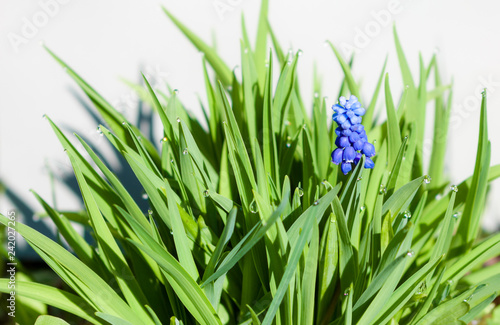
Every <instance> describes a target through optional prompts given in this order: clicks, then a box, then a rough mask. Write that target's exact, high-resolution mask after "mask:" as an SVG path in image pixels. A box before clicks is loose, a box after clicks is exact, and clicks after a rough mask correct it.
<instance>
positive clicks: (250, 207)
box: [248, 199, 259, 213]
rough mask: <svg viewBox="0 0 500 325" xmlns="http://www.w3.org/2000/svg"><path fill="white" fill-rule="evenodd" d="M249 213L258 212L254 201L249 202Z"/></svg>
mask: <svg viewBox="0 0 500 325" xmlns="http://www.w3.org/2000/svg"><path fill="white" fill-rule="evenodd" d="M248 209H249V210H250V212H251V213H257V212H258V211H259V207H258V206H257V202H255V199H253V200H252V202H250V206H249V207H248Z"/></svg>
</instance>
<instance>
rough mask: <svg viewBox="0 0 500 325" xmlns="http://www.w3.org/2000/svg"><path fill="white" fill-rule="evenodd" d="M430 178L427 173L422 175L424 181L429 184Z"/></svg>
mask: <svg viewBox="0 0 500 325" xmlns="http://www.w3.org/2000/svg"><path fill="white" fill-rule="evenodd" d="M431 180H432V178H431V177H430V176H429V175H425V176H424V183H425V184H429V183H430V182H431Z"/></svg>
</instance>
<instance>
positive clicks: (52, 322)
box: [35, 315, 69, 325]
mask: <svg viewBox="0 0 500 325" xmlns="http://www.w3.org/2000/svg"><path fill="white" fill-rule="evenodd" d="M35 325H69V323H68V322H66V321H64V320H62V319H61V318H58V317H54V316H49V315H42V316H39V317H38V318H37V319H36V322H35Z"/></svg>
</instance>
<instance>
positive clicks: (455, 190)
mask: <svg viewBox="0 0 500 325" xmlns="http://www.w3.org/2000/svg"><path fill="white" fill-rule="evenodd" d="M450 190H452V191H453V192H455V193H456V192H458V186H456V185H451V186H450Z"/></svg>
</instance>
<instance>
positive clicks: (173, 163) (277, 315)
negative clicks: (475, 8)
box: [0, 0, 500, 325]
mask: <svg viewBox="0 0 500 325" xmlns="http://www.w3.org/2000/svg"><path fill="white" fill-rule="evenodd" d="M267 7H268V3H267V1H266V0H264V1H263V3H262V9H261V14H260V18H259V24H258V31H257V39H256V41H255V45H254V46H252V45H251V44H250V41H249V39H248V37H247V34H246V31H245V26H244V24H243V25H242V26H243V37H242V41H241V64H240V67H241V68H240V69H241V73H242V78H241V80H240V78H237V77H236V76H235V74H234V73H233V71H232V70H231V69H230V68H229V67H228V66H227V65H226V64H225V63H224V62H223V60H222V59H221V58H220V57H219V56H218V55H217V53H216V52H215V51H214V50H213V48H212V47H210V46H209V45H207V44H206V43H204V42H203V41H202V40H201V39H200V38H198V37H197V36H196V35H194V34H193V33H192V32H191V31H190V30H189V29H188V28H187V27H186V26H185V25H183V23H181V22H180V21H178V20H177V19H176V18H175V17H174V16H172V14H171V13H169V12H168V11H167V10H165V12H166V14H167V16H168V17H169V18H170V19H171V20H172V21H173V22H174V23H175V25H176V26H177V27H178V28H179V29H180V30H181V31H182V33H184V34H185V35H186V37H188V38H189V40H190V41H191V42H192V43H193V45H194V46H195V47H196V48H197V49H198V50H200V51H202V52H203V53H204V59H203V60H204V67H205V71H204V72H205V74H204V75H205V84H206V102H207V103H208V105H207V107H203V109H204V111H205V113H206V114H205V119H206V127H203V126H202V124H203V123H200V121H199V120H197V119H196V118H194V117H192V116H191V115H190V113H189V112H188V111H186V109H185V107H184V106H183V105H182V103H181V102H180V101H179V99H178V97H177V94H176V91H175V90H172V91H171V90H169V89H164V90H163V91H161V90H153V89H152V88H151V86H150V85H149V83H148V80H146V78H144V85H143V87H141V88H140V89H139V93H140V95H141V98H143V100H144V101H145V102H146V103H148V104H149V105H150V106H151V108H152V109H153V110H154V111H155V112H156V114H157V115H158V117H159V118H160V120H161V122H162V125H163V133H164V134H163V136H162V137H163V139H162V140H161V141H158V142H157V141H153V142H154V143H153V142H150V141H148V139H147V137H146V136H144V135H142V134H141V130H140V129H139V128H138V127H136V126H134V125H131V124H130V123H129V122H128V121H126V120H125V118H124V117H123V116H122V114H120V113H119V112H118V111H117V110H115V109H114V108H113V107H112V106H111V105H110V104H109V103H108V102H107V101H106V100H105V99H104V98H103V97H101V96H100V95H99V94H98V93H97V92H96V91H95V90H94V89H92V87H91V86H90V85H88V84H87V83H86V82H85V81H84V80H83V79H82V78H81V77H80V76H79V75H78V74H77V73H76V72H75V71H74V70H72V69H71V68H70V67H69V66H67V65H66V63H64V62H63V61H62V60H61V59H59V58H58V57H57V56H56V55H55V54H53V53H52V52H50V51H49V52H50V53H51V55H52V56H53V57H54V58H55V59H56V60H57V61H58V62H59V63H60V64H61V65H62V66H63V67H64V68H65V69H66V71H67V72H68V74H69V75H70V76H71V77H72V78H73V79H74V80H75V81H76V82H77V84H78V85H79V86H80V87H81V89H82V90H83V91H84V92H85V93H86V94H87V95H88V97H89V98H90V99H91V101H92V102H93V104H94V105H95V108H96V109H97V111H98V112H99V113H100V115H101V117H102V118H103V120H104V121H105V124H106V126H100V130H101V132H102V134H103V135H104V136H105V138H107V140H108V141H109V142H110V143H111V144H112V145H113V146H114V148H116V150H117V151H118V152H120V153H121V154H122V155H123V157H124V158H125V159H126V161H127V163H128V164H129V165H130V167H131V169H132V171H133V172H134V174H135V176H136V177H137V179H138V180H139V181H140V183H141V184H142V186H143V187H144V191H145V193H147V199H148V202H149V205H150V210H149V213H144V212H142V211H141V209H140V208H139V206H138V204H137V203H136V202H135V201H134V199H133V198H132V197H131V195H130V194H129V192H128V191H127V189H126V188H125V187H124V186H123V185H122V183H121V181H120V179H118V178H117V177H116V176H115V174H114V173H113V171H111V170H110V169H108V167H107V166H106V165H105V164H104V163H103V162H102V161H101V160H100V158H99V157H98V155H96V154H95V153H94V152H93V150H92V149H91V147H90V146H89V145H88V144H87V143H85V141H84V140H83V139H82V138H80V137H79V136H78V135H76V137H77V139H78V141H80V143H81V144H82V145H83V147H84V149H85V150H86V154H88V156H90V159H89V160H85V158H84V156H83V153H81V152H79V151H77V150H76V149H75V146H74V145H73V144H72V142H71V141H70V140H68V138H67V136H66V135H65V134H63V132H61V130H60V129H59V128H58V127H57V126H56V125H55V124H54V123H53V122H52V121H51V120H50V119H49V118H47V120H48V122H49V123H50V125H51V127H52V128H53V130H54V132H55V133H56V135H57V137H58V139H59V141H60V142H61V144H62V146H63V147H64V150H65V151H66V153H67V155H68V157H69V159H70V161H71V164H72V166H73V169H74V173H75V176H76V179H77V181H78V184H79V186H80V190H81V195H82V197H83V201H84V203H85V207H86V213H85V214H84V217H82V216H80V218H79V219H78V221H79V222H81V223H83V224H85V225H86V226H87V227H90V228H91V231H92V234H93V236H94V237H95V245H91V244H89V243H88V242H86V241H85V240H84V239H83V238H82V237H81V235H79V234H78V233H77V232H76V231H75V230H74V228H73V227H72V225H71V223H70V221H74V220H72V215H71V214H67V215H66V214H64V213H61V212H59V211H56V210H54V209H53V208H52V207H51V206H50V205H49V204H48V203H47V202H46V201H44V200H43V199H42V198H41V197H39V196H38V195H37V194H36V193H34V194H35V196H36V198H37V199H38V200H39V202H40V204H41V205H42V206H43V209H44V210H45V211H46V213H47V215H48V216H50V218H52V220H53V221H54V223H55V224H56V225H57V228H58V232H59V233H60V235H61V236H62V237H63V238H64V239H65V241H66V243H67V247H69V249H66V248H65V247H64V246H63V245H61V244H59V243H56V242H54V241H52V240H50V239H48V238H46V237H44V236H43V235H41V234H40V233H38V232H37V231H35V230H33V229H31V228H29V227H27V226H25V225H23V224H20V223H18V224H17V225H16V230H17V232H18V233H19V234H20V235H21V236H23V237H24V238H25V239H26V240H27V241H28V243H29V244H30V245H31V246H32V247H33V248H34V250H35V251H36V252H37V253H38V254H39V255H40V257H41V258H43V260H44V261H45V262H46V263H47V265H48V266H50V268H52V269H53V270H54V272H55V273H57V275H58V276H59V277H60V278H61V279H62V281H64V283H65V284H66V285H67V287H66V289H64V290H63V289H60V288H57V287H52V286H48V285H44V284H40V283H35V282H30V281H21V280H19V281H18V291H17V294H18V295H19V296H20V297H27V298H31V299H33V300H36V301H38V302H41V303H43V304H47V305H51V306H54V307H56V308H59V309H61V310H64V311H66V312H68V313H71V314H74V315H76V316H78V317H81V318H82V319H85V320H86V321H88V322H89V323H92V324H108V323H109V324H116V325H118V324H120V325H122V324H137V325H142V324H146V325H147V324H185V325H190V324H210V325H216V324H254V325H257V324H265V325H269V324H277V325H280V324H281V325H284V324H301V325H306V324H324V325H327V324H419V325H422V324H466V323H468V322H470V321H472V320H474V319H479V318H481V317H483V316H484V313H485V311H484V310H485V309H486V312H488V313H489V312H491V310H492V308H493V306H494V304H492V303H493V301H494V299H495V298H496V296H497V292H499V290H500V264H491V265H489V266H484V263H485V262H486V261H488V260H490V259H492V258H493V257H495V256H498V255H499V254H500V234H496V235H492V236H490V237H487V238H484V237H482V236H480V232H479V230H480V219H481V218H480V217H481V213H482V211H483V207H484V204H485V197H486V194H487V188H488V184H489V182H490V181H492V180H493V179H495V178H497V177H499V176H500V166H499V165H497V166H493V167H490V151H491V148H490V142H489V141H488V130H487V116H486V111H487V110H486V93H483V100H482V106H481V118H480V125H479V142H478V146H477V158H476V165H475V168H474V171H471V172H473V173H472V176H471V177H470V178H468V179H466V180H464V181H463V182H462V183H460V184H458V185H456V186H455V185H451V184H449V182H448V181H447V178H446V174H445V173H444V161H445V148H446V140H447V138H446V134H447V126H448V121H449V117H450V108H451V90H450V85H448V84H443V83H442V82H441V79H440V74H439V72H438V67H437V63H436V60H435V58H433V59H432V60H431V61H430V62H429V63H428V64H426V63H424V62H423V60H421V62H420V73H419V75H418V76H417V77H416V78H415V76H412V75H411V73H410V69H409V66H408V63H407V61H406V59H405V56H404V54H403V50H402V47H401V44H400V42H399V40H398V36H397V34H396V33H394V36H395V37H394V38H395V44H396V49H397V53H398V60H399V64H400V67H401V73H402V77H403V81H404V84H405V85H406V87H405V89H404V92H403V94H402V96H401V100H400V101H399V103H394V100H393V95H392V94H391V89H390V86H389V79H388V76H387V75H385V71H384V70H385V64H384V67H383V68H382V71H381V72H380V78H379V79H378V84H377V86H376V88H375V90H374V91H373V96H372V98H371V99H370V100H369V99H367V98H364V97H362V96H361V95H360V85H359V84H358V83H357V82H356V80H355V78H354V77H353V75H352V73H351V64H350V63H349V62H346V61H345V59H344V58H342V56H341V55H340V53H339V52H338V51H337V50H336V48H335V47H334V46H333V45H331V48H332V50H333V51H332V59H334V57H336V60H337V61H338V62H339V63H340V66H341V68H342V70H343V72H344V75H343V78H344V80H343V83H342V88H341V89H340V91H339V93H338V94H328V95H329V96H330V97H332V96H337V95H350V94H353V95H355V96H357V97H358V98H359V100H360V102H361V104H362V105H363V107H365V108H366V115H365V116H364V117H363V124H364V128H365V130H366V132H367V134H368V139H370V141H371V142H374V143H375V147H376V150H377V154H376V156H375V157H374V158H373V159H374V162H375V167H374V168H373V169H364V168H362V167H363V166H362V165H363V163H358V165H357V166H356V167H355V168H354V169H353V170H352V171H351V172H350V173H349V174H347V175H346V176H345V175H344V174H343V173H341V172H340V170H339V166H338V165H335V164H333V163H332V162H331V158H330V154H331V152H332V150H333V149H334V148H335V145H334V140H335V137H336V135H335V128H336V125H335V124H334V123H332V121H331V113H332V111H331V110H330V108H329V107H326V101H325V100H324V99H323V98H322V96H321V95H319V96H314V98H312V99H311V100H303V98H302V97H301V93H300V91H299V79H298V77H297V65H298V64H299V61H300V51H299V52H297V53H291V52H286V51H283V49H282V48H281V47H280V44H279V42H278V39H277V37H276V35H274V33H273V32H272V30H271V27H270V24H269V23H268V19H267ZM268 40H270V43H269V44H272V50H271V51H269V49H268ZM277 67H279V69H276V68H277ZM274 70H276V71H277V70H279V71H280V73H279V77H278V78H276V80H277V83H276V84H275V83H273V71H274ZM320 86H321V84H320V82H319V81H317V80H315V81H314V90H315V92H316V93H317V94H321V88H320ZM380 97H385V101H383V100H382V99H380ZM304 102H306V103H309V102H312V116H308V114H307V113H306V112H307V109H306V106H307V105H306V104H305V103H304ZM378 102H385V108H384V109H385V110H386V113H387V114H386V115H387V120H385V121H380V119H377V118H376V115H374V112H375V111H376V108H377V107H378V106H377V103H378ZM428 108H429V109H430V110H432V111H433V114H434V123H435V124H434V137H433V140H434V141H433V142H432V144H431V145H430V146H426V145H424V126H425V121H426V114H427V113H428V112H427V109H428ZM158 140H159V139H158ZM424 152H429V153H430V154H428V155H425V156H426V157H427V156H430V162H429V163H428V164H427V163H425V164H424V161H423V160H424ZM362 159H364V158H362ZM362 162H363V161H362ZM424 166H429V167H428V168H424ZM97 169H98V170H97ZM428 175H429V176H428ZM431 179H432V180H431ZM8 220H9V219H8V218H7V217H5V216H1V219H0V221H1V223H3V224H5V225H6V224H7V222H8ZM0 291H2V292H9V288H8V279H1V280H0ZM31 301H32V300H31ZM49 321H52V322H53V323H51V324H65V323H66V322H64V321H63V320H57V319H54V318H50V319H49V318H47V317H41V318H40V321H39V322H40V324H41V323H42V322H49ZM44 324H45V323H44Z"/></svg>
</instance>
